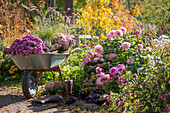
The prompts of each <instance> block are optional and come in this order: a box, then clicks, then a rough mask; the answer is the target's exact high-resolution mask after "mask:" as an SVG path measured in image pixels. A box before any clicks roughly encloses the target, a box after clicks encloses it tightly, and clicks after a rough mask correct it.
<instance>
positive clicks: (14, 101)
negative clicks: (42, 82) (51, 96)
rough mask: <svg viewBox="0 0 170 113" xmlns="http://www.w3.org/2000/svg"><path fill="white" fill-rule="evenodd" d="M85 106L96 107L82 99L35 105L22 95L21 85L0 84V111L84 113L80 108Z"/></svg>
mask: <svg viewBox="0 0 170 113" xmlns="http://www.w3.org/2000/svg"><path fill="white" fill-rule="evenodd" d="M39 87H41V86H39ZM39 89H42V88H39ZM35 98H37V97H35ZM32 100H33V99H32ZM87 108H88V109H91V108H92V109H91V110H90V111H96V110H97V109H98V107H97V106H96V105H93V104H87V105H86V104H85V103H83V102H82V101H76V102H75V103H74V104H72V105H70V106H69V105H66V104H64V102H60V103H49V104H45V105H42V106H35V105H32V104H31V99H26V98H25V97H24V95H23V93H22V89H21V86H17V87H14V86H0V113H86V112H87V111H86V112H85V111H82V110H83V109H87ZM80 109H81V110H80ZM96 113H97V112H96Z"/></svg>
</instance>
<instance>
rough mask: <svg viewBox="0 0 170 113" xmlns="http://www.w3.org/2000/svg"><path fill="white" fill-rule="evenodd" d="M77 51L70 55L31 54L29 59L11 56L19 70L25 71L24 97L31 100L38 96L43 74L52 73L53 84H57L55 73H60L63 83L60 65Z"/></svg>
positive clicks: (23, 82)
mask: <svg viewBox="0 0 170 113" xmlns="http://www.w3.org/2000/svg"><path fill="white" fill-rule="evenodd" d="M76 50H78V48H75V49H73V50H72V51H70V52H69V53H44V54H38V55H37V54H30V55H28V57H25V56H22V55H15V56H12V55H10V54H9V56H10V57H11V59H12V60H13V61H14V63H15V64H16V65H17V66H18V68H19V69H21V70H24V74H23V76H22V91H23V93H24V96H25V97H26V98H28V99H29V98H32V97H34V96H35V95H36V93H37V90H38V78H39V77H40V75H41V74H42V73H43V72H47V71H50V72H51V73H52V75H53V82H55V75H54V71H57V72H59V74H60V79H61V81H62V83H63V82H64V81H63V78H62V74H61V69H60V65H61V64H62V63H63V62H64V61H65V60H66V59H67V58H68V57H69V56H70V55H71V54H72V53H73V52H75V51H76ZM36 72H37V73H36Z"/></svg>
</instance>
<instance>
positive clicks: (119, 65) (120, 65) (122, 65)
mask: <svg viewBox="0 0 170 113" xmlns="http://www.w3.org/2000/svg"><path fill="white" fill-rule="evenodd" d="M117 67H118V68H120V67H121V68H123V69H124V68H125V65H124V64H118V66H117Z"/></svg>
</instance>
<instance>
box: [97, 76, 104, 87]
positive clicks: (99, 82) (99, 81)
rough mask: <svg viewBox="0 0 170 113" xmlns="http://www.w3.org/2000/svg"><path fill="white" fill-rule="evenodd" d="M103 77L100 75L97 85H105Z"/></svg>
mask: <svg viewBox="0 0 170 113" xmlns="http://www.w3.org/2000/svg"><path fill="white" fill-rule="evenodd" d="M101 79H102V77H99V78H97V79H96V84H97V85H103V82H102V81H101Z"/></svg>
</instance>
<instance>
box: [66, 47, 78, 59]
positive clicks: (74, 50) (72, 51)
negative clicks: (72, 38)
mask: <svg viewBox="0 0 170 113" xmlns="http://www.w3.org/2000/svg"><path fill="white" fill-rule="evenodd" d="M77 50H80V48H79V47H77V48H75V49H73V50H71V51H70V52H69V54H68V55H67V57H66V59H65V60H67V58H68V57H69V56H70V55H71V54H72V53H74V52H76V51H77ZM65 60H64V61H65Z"/></svg>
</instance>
